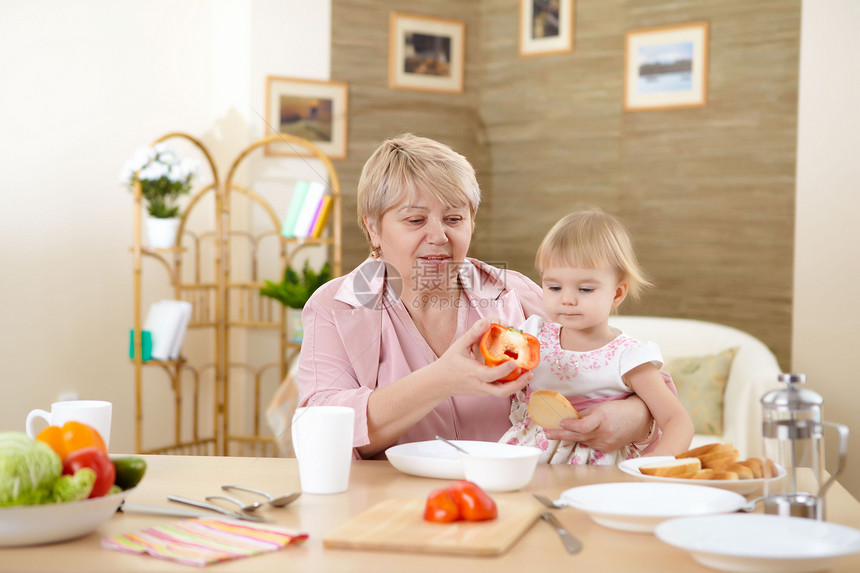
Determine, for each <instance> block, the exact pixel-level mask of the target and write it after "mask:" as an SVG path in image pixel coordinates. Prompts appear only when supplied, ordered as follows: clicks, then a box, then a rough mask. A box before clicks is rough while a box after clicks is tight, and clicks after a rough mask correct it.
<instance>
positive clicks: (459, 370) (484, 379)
mask: <svg viewBox="0 0 860 573" xmlns="http://www.w3.org/2000/svg"><path fill="white" fill-rule="evenodd" d="M493 322H498V320H494V319H492V318H482V319H480V320H478V321H477V322H475V324H473V325H472V327H471V328H470V329H469V330H468V331H467V332H466V334H464V335H463V336H461V337H460V338H458V339H457V340H455V341H454V342H453V343H452V344H451V346H449V347H448V350H446V351H445V353H444V354H442V356H440V357H439V359H438V360H437V361H436V362H434V363H433V364H432V365H431V366H429V368H434V369H436V372H435V373H434V374H435V376H436V377H437V378H439V379H440V380H443V381H445V383H446V384H447V385H448V387H447V392H446V393H447V394H448V395H450V396H487V395H490V396H510V395H511V394H513V393H515V392H517V391H519V390H522V389H523V388H525V387H526V386H527V385H528V383H529V382H531V380H532V378H533V377H534V374H532V373H531V372H526V373H524V374H523V375H522V376H520V377H519V378H517V379H516V380H511V381H510V382H496V380H498V379H499V378H504V377H505V376H507V375H508V374H510V373H511V372H512V371H513V370H514V369H515V368H516V363H515V362H514V361H513V360H508V361H507V362H504V363H502V364H499V365H498V366H485V365H484V364H483V361H482V359H481V351H480V349H479V346H480V343H481V337H482V336H483V334H484V332H485V331H486V330H487V329H488V328H490V325H491V324H493Z"/></svg>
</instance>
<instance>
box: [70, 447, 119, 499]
mask: <svg viewBox="0 0 860 573" xmlns="http://www.w3.org/2000/svg"><path fill="white" fill-rule="evenodd" d="M81 468H91V469H92V470H93V471H94V472H96V483H95V485H93V491H92V492H91V493H90V497H101V496H103V495H105V494H107V493H108V492H109V491H110V488H111V487H112V486H113V484H114V480H115V479H116V468H115V467H114V465H113V462H112V461H111V459H110V458H109V457H108V455H107V454H106V453H104V452H103V451H102V450H100V449H98V448H96V447H93V446H89V447H86V448H81V449H79V450H75V451H73V452H72V453H70V454H69V455H68V456H66V459H65V460H64V461H63V475H74V474H75V473H77V471H78V470H79V469H81Z"/></svg>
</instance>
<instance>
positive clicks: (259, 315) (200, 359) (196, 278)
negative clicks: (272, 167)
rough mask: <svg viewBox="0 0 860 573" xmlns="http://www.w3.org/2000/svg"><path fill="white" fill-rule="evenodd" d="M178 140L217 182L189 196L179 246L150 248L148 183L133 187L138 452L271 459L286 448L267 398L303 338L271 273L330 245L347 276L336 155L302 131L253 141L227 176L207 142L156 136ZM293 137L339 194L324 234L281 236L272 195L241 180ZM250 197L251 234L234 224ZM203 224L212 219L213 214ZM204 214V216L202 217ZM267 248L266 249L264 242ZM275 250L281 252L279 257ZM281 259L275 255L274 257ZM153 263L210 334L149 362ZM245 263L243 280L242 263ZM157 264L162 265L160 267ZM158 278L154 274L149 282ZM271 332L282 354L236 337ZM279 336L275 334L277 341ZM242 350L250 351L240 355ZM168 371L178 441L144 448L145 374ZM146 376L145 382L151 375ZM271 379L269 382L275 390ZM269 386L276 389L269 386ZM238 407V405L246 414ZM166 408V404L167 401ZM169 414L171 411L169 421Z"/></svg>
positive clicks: (335, 271)
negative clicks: (237, 206)
mask: <svg viewBox="0 0 860 573" xmlns="http://www.w3.org/2000/svg"><path fill="white" fill-rule="evenodd" d="M171 139H180V140H184V142H186V143H190V144H191V145H192V146H193V147H196V148H197V149H198V150H199V151H200V153H201V154H202V155H203V157H204V158H205V160H206V162H207V163H208V166H209V169H210V170H211V173H212V183H210V184H209V185H207V186H205V187H203V188H201V189H199V190H196V191H192V194H191V198H190V201H189V202H188V204H187V206H186V207H185V209H184V211H183V213H182V220H181V222H180V225H179V229H178V231H177V241H176V245H177V246H176V247H174V248H171V249H150V248H148V247H146V246H145V245H144V242H143V237H142V221H143V216H144V209H145V205H144V201H143V199H142V194H141V187H140V182H139V181H137V180H136V179H135V181H134V185H133V195H134V213H133V221H134V223H133V245H132V249H131V251H132V259H133V272H134V277H133V283H134V287H133V288H134V358H132V362H133V366H134V400H135V450H136V451H137V452H138V453H159V454H204V455H263V456H271V455H276V454H277V447H276V443H275V439H274V437H273V436H271V435H267V434H268V430H267V428H266V424H265V420H264V419H263V417H264V412H265V406H266V403H267V400H268V398H269V397H270V395H271V394H273V393H274V390H275V389H276V388H277V385H278V383H280V381H281V380H283V379H284V378H285V377H286V375H287V372H288V371H289V368H290V364H291V362H292V361H293V360H294V359H295V358H296V357H297V356H298V351H299V349H300V348H301V344H300V343H297V342H293V341H291V340H290V338H291V337H290V334H291V333H290V327H289V323H288V320H287V309H286V307H284V306H283V305H281V304H280V303H279V302H276V301H274V300H272V299H268V298H264V297H261V296H260V294H259V290H260V287H262V286H263V278H267V279H270V280H275V281H278V280H280V277H281V276H283V271H284V269H285V268H286V267H287V265H290V264H291V263H292V262H293V261H294V260H295V258H296V255H297V254H298V253H300V252H302V251H303V250H304V249H306V248H309V247H317V248H319V247H322V248H324V250H325V251H326V254H325V258H326V260H328V261H329V263H330V265H331V268H332V275H333V276H340V274H341V271H342V260H341V227H342V219H341V217H342V214H341V192H340V181H339V179H338V176H337V172H336V171H335V169H334V166H333V165H332V163H331V161H330V160H329V159H328V157H326V156H325V154H323V153H322V152H321V151H320V150H319V148H318V147H317V146H316V145H314V144H313V143H312V142H310V141H308V140H306V139H302V138H299V137H295V136H291V135H287V134H278V135H272V136H269V137H265V138H262V139H260V140H257V141H255V142H254V143H252V144H251V145H249V146H248V147H246V148H245V149H244V150H243V151H242V152H241V153H240V154H239V155H238V156H237V157H236V159H235V160H234V161H233V162H232V163H231V165H230V168H229V170H228V174H227V177H226V179H225V180H224V181H223V182H222V181H221V179H220V178H219V176H218V169H217V166H216V165H215V162H214V161H213V159H212V155H211V154H210V152H209V151H208V150H207V149H206V147H205V146H204V145H203V143H202V142H200V141H199V140H198V139H195V138H194V137H192V136H190V135H187V134H184V133H178V132H174V133H169V134H167V135H164V136H162V137H160V138H158V139H157V140H155V141H154V142H153V145H154V144H156V143H161V142H165V141H167V140H171ZM276 141H277V142H281V143H283V142H287V143H289V144H290V145H291V146H292V147H293V149H295V150H297V152H300V153H301V155H300V156H297V157H296V158H292V159H284V158H279V159H272V161H290V160H291V161H296V160H297V159H298V158H299V157H303V158H305V159H318V160H319V161H320V162H321V164H322V165H323V167H324V169H325V173H324V174H318V175H319V176H320V178H322V177H323V175H324V176H325V178H326V179H327V181H326V183H327V185H328V193H329V195H330V196H331V197H332V199H333V203H332V209H331V213H330V217H329V220H328V222H327V227H326V232H324V233H323V236H322V237H321V238H318V239H296V238H284V237H282V236H281V234H280V229H281V217H279V216H278V212H277V210H276V209H275V208H274V207H273V206H272V203H271V202H270V201H269V200H268V199H267V197H266V196H264V194H261V193H258V192H256V191H254V189H253V188H251V187H250V186H248V187H246V186H243V185H240V184H239V183H238V182H237V179H238V177H237V173H238V172H239V171H240V169H241V168H243V167H245V166H246V165H247V160H248V158H249V157H250V156H251V155H252V154H253V153H254V152H256V151H259V150H260V149H261V148H263V147H264V146H265V145H266V144H268V143H273V142H276ZM238 198H243V199H244V200H245V201H246V203H245V204H246V205H247V209H248V212H250V211H252V210H256V212H257V214H259V215H260V217H259V220H258V221H257V224H256V225H251V227H253V228H251V229H250V230H248V229H242V228H235V229H234V228H233V226H232V223H233V221H232V216H233V211H234V207H233V205H234V201H235V200H237V199H238ZM207 201H209V202H210V203H211V206H212V207H211V208H212V211H209V215H210V216H211V218H210V221H213V223H212V224H211V225H210V226H212V227H213V228H211V229H204V230H202V231H201V232H194V230H193V229H192V228H191V227H193V226H194V225H193V224H191V223H189V221H191V219H192V218H193V217H192V216H197V215H200V214H201V212H202V211H205V209H204V205H206V203H207ZM203 215H204V220H205V213H203ZM198 218H199V217H198ZM264 246H265V247H267V248H264ZM272 252H274V253H275V254H272ZM273 258H274V260H272V259H273ZM149 259H153V260H155V261H158V262H159V263H161V265H162V266H163V267H164V270H165V271H166V273H167V280H168V282H169V286H170V288H171V289H172V296H173V298H175V299H177V300H185V301H188V302H190V303H191V304H192V309H193V310H192V315H191V320H190V323H189V325H188V333H189V337H190V336H191V334H192V333H194V332H197V333H203V334H205V336H204V337H203V338H204V339H205V338H208V339H209V340H202V341H201V340H198V341H196V342H198V343H200V342H202V344H196V345H193V346H194V348H193V349H191V350H189V356H185V348H188V347H189V346H191V345H189V342H188V339H186V343H185V344H184V345H183V354H182V355H181V356H180V358H179V359H177V360H168V361H161V360H148V361H143V359H142V349H141V342H142V336H141V331H142V330H143V312H144V308H143V305H144V303H143V298H144V289H145V286H144V274H145V273H149V272H150V271H149V268H148V267H149V265H146V266H147V270H146V271H145V270H144V267H145V265H144V261H145V260H149ZM240 265H241V266H244V268H245V269H246V272H245V275H246V276H244V277H239V276H238V275H239V274H240V273H239V272H238V271H237V267H238V266H240ZM156 266H158V265H156ZM266 266H268V267H273V268H274V269H275V271H274V273H273V275H272V276H267V277H261V276H260V275H261V274H262V273H263V272H265V268H264V267H266ZM149 280H151V279H149ZM252 332H254V333H263V336H264V338H265V339H267V340H264V342H266V343H268V344H262V345H260V346H269V347H274V348H275V349H276V350H274V351H272V352H268V353H267V352H266V351H265V349H264V350H263V352H262V354H263V355H264V356H262V359H261V356H260V355H259V354H260V353H256V354H257V355H256V356H254V357H253V359H252V358H251V357H249V356H248V354H249V353H248V348H247V346H248V344H247V343H246V344H244V345H240V346H238V348H239V351H238V352H237V345H235V344H234V345H231V341H232V340H233V339H234V338H237V333H238V334H239V336H238V337H245V338H246V339H247V338H248V337H249V333H252ZM273 336H274V337H276V338H277V340H276V341H273V340H271V339H272V337H273ZM236 354H239V355H241V356H239V357H234V355H236ZM151 370H156V371H157V370H161V371H163V373H164V374H165V375H166V377H167V381H168V383H169V388H168V389H167V390H166V392H167V393H168V394H169V395H171V396H172V406H173V410H174V412H173V425H172V428H171V429H170V431H169V433H170V434H171V438H169V439H168V440H167V443H166V444H162V445H159V446H154V447H153V446H150V445H147V446H145V445H144V410H145V408H144V404H145V398H146V393H147V391H148V390H149V388H150V387H151V385H152V384H154V382H152V381H151V380H150V377H149V376H146V373H147V372H149V371H151ZM145 378H146V379H145ZM267 385H268V386H267ZM264 387H271V392H268V393H267V392H266V391H265V388H264ZM236 404H239V406H238V412H237V411H236V410H237V407H236ZM165 409H166V406H165ZM167 417H168V415H167V414H165V413H162V414H161V415H160V416H159V419H160V420H163V419H165V418H167Z"/></svg>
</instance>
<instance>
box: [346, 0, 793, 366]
mask: <svg viewBox="0 0 860 573" xmlns="http://www.w3.org/2000/svg"><path fill="white" fill-rule="evenodd" d="M517 4H518V3H517V2H516V1H513V0H481V1H480V2H457V1H454V0H448V1H430V2H417V1H414V0H412V1H406V2H396V3H395V2H388V1H381V0H379V1H365V2H355V1H348V0H332V19H333V30H332V41H333V46H332V77H333V79H336V80H340V81H346V82H349V83H350V108H351V109H350V134H349V140H350V141H349V154H350V156H349V159H348V160H346V161H342V162H339V164H338V169H339V173H340V174H341V177H342V178H343V189H344V191H345V195H346V202H345V209H346V213H349V212H350V209H352V210H353V211H354V202H352V203H350V197H354V189H355V183H356V182H357V180H358V172H359V170H360V168H361V165H362V164H363V162H364V160H365V159H366V158H367V156H368V155H369V154H370V152H371V151H372V150H373V148H374V147H375V146H376V145H377V144H378V142H379V141H381V140H382V139H383V138H385V137H388V136H391V135H394V134H395V133H397V132H399V131H404V130H409V131H413V132H415V133H417V134H420V135H427V136H429V137H434V138H437V139H439V140H441V141H444V142H446V143H449V144H451V145H452V146H454V147H455V148H456V149H457V150H458V151H460V152H462V153H464V154H465V155H466V156H467V157H468V158H469V159H470V160H471V161H472V162H473V164H475V166H476V168H477V169H478V173H479V181H480V183H481V186H482V189H483V191H484V203H483V205H482V207H481V211H480V213H479V215H478V230H477V232H476V235H475V238H474V240H473V248H472V253H473V254H475V255H477V256H479V257H481V258H483V259H484V260H487V261H492V262H497V263H500V264H506V265H507V266H508V267H509V268H514V269H517V270H520V271H522V272H525V273H527V274H529V275H530V276H532V277H533V278H537V277H536V273H535V271H534V270H533V258H534V251H535V249H536V248H537V245H538V243H539V242H540V239H541V238H542V236H543V234H544V233H545V231H546V230H547V229H548V228H549V226H550V225H551V224H552V223H554V222H555V221H556V220H557V219H558V218H559V217H561V216H562V215H563V214H564V213H566V212H568V211H570V210H573V209H575V208H579V207H582V206H585V205H590V204H592V205H599V206H601V207H602V208H603V209H605V210H607V211H609V212H612V213H614V214H616V215H618V216H619V217H620V218H621V219H623V220H624V221H625V222H626V223H627V225H628V226H629V227H630V229H631V231H632V232H633V234H634V237H635V239H636V241H637V244H638V247H639V252H640V257H641V259H642V263H643V265H644V267H645V269H646V271H647V272H648V274H649V276H650V277H651V278H652V280H653V281H654V283H655V288H654V289H651V290H650V291H647V292H646V293H645V295H644V297H643V299H642V301H641V302H639V303H626V304H625V307H624V309H623V310H624V312H626V313H631V314H632V313H637V314H647V315H664V316H677V317H690V318H699V319H703V320H713V321H716V322H721V323H724V324H729V325H732V326H736V327H738V328H741V329H743V330H746V331H749V332H751V333H753V334H754V335H756V336H758V337H760V338H761V339H762V340H764V341H765V342H766V343H767V344H768V345H769V346H770V347H771V348H772V349H773V350H774V352H775V353H776V354H777V357H778V358H779V360H780V363H781V364H782V365H783V367H784V368H787V367H788V365H789V364H790V356H791V348H790V343H791V304H792V300H791V297H792V274H793V250H794V188H795V155H796V138H797V85H798V55H799V35H800V0H788V1H772V2H768V1H763V2H748V1H746V0H722V1H721V2H702V1H695V0H653V1H649V2H637V1H635V0H576V23H575V29H574V49H573V51H572V52H570V53H566V54H557V55H550V56H542V57H531V58H521V57H519V55H518V49H517V29H518V12H517ZM392 10H397V11H402V12H412V13H424V14H435V15H440V16H445V17H449V18H459V19H463V20H465V21H466V25H467V51H466V55H467V63H466V90H465V92H464V93H463V94H461V95H453V96H452V95H439V94H420V93H411V92H403V91H396V90H389V89H388V88H387V87H386V86H387V67H386V63H387V49H388V48H387V46H388V31H387V26H388V12H389V11H392ZM697 21H707V22H709V24H710V42H709V89H708V104H707V106H706V107H704V108H697V109H686V110H662V111H642V112H628V113H625V112H624V111H623V106H622V102H623V93H622V91H623V68H624V35H625V33H626V31H627V30H630V29H638V28H648V27H654V26H663V25H671V24H682V23H686V22H697ZM345 218H346V220H347V222H348V223H349V222H350V220H351V217H350V216H349V215H347V216H346V217H345ZM345 237H346V239H345V242H344V257H345V265H346V267H347V268H349V267H350V266H352V265H353V264H355V263H356V262H358V261H359V260H360V259H361V258H363V256H364V255H365V254H366V252H367V250H366V246H365V244H364V241H363V239H362V238H361V236H360V234H358V230H357V228H356V229H354V230H351V229H346V235H345ZM351 238H354V239H355V240H351Z"/></svg>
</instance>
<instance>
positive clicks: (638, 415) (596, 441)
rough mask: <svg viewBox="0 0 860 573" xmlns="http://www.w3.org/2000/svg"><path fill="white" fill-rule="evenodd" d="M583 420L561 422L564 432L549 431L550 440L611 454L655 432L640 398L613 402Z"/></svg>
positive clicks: (588, 412) (594, 408) (596, 407)
mask: <svg viewBox="0 0 860 573" xmlns="http://www.w3.org/2000/svg"><path fill="white" fill-rule="evenodd" d="M580 415H581V416H582V418H579V419H575V418H568V419H566V420H562V421H561V426H562V428H563V429H561V430H547V432H546V435H547V438H549V439H551V440H565V441H571V442H580V443H581V444H583V445H584V446H588V447H591V448H594V449H595V450H600V451H602V452H611V451H613V450H617V449H620V448H622V447H624V446H626V445H627V444H630V443H633V442H638V441H641V440H644V439H645V437H646V436H647V435H648V432H649V430H650V429H651V421H652V418H651V412H649V411H648V407H647V406H646V405H645V403H644V402H643V401H642V400H641V399H640V398H639V397H638V396H635V395H634V396H630V397H628V398H625V399H624V400H609V401H607V402H601V403H600V404H595V405H594V406H591V407H590V408H586V409H584V410H583V411H582V412H580Z"/></svg>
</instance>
